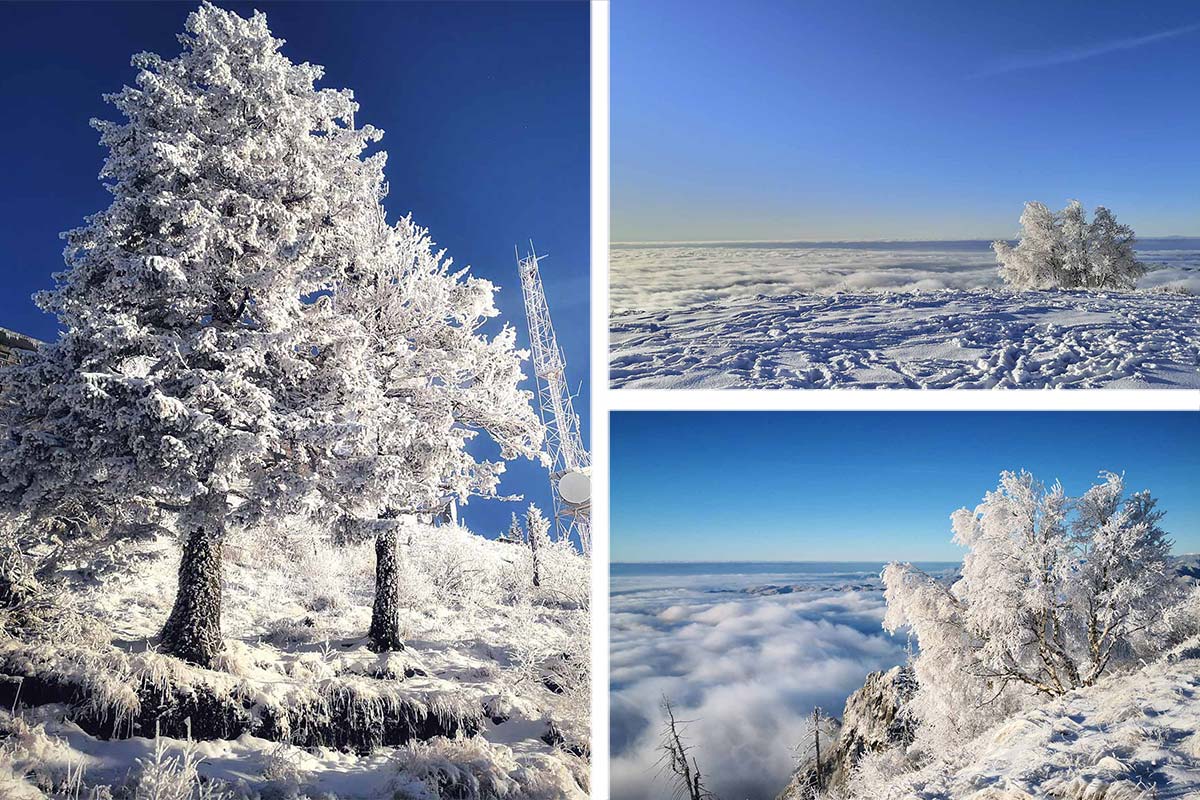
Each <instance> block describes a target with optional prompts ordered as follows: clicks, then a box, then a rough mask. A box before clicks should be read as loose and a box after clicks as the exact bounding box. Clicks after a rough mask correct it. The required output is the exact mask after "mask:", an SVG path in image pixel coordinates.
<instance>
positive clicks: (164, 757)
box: [131, 737, 233, 800]
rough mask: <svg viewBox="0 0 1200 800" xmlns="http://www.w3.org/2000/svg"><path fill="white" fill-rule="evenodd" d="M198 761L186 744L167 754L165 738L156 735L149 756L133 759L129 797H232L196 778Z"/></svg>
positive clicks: (201, 799)
mask: <svg viewBox="0 0 1200 800" xmlns="http://www.w3.org/2000/svg"><path fill="white" fill-rule="evenodd" d="M201 760H202V759H201V758H200V755H199V754H198V753H197V752H196V749H195V747H194V746H192V745H191V744H190V743H189V744H188V745H187V746H186V747H184V749H183V750H182V752H180V753H179V754H178V755H170V754H169V753H168V750H167V745H166V741H165V740H164V739H162V738H161V737H156V738H155V740H154V753H153V755H152V756H151V757H150V758H148V759H141V758H139V759H138V760H137V764H138V771H137V776H136V778H135V779H134V781H133V787H132V788H133V793H132V795H131V800H232V798H233V795H232V794H230V793H228V792H226V791H223V790H221V789H219V788H218V787H216V786H215V785H214V784H213V783H209V782H205V781H203V780H202V779H201V778H200V772H199V769H198V767H199V765H200V762H201Z"/></svg>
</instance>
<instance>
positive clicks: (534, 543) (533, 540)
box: [529, 531, 542, 586]
mask: <svg viewBox="0 0 1200 800" xmlns="http://www.w3.org/2000/svg"><path fill="white" fill-rule="evenodd" d="M529 551H530V553H531V554H532V555H533V585H534V586H541V585H542V559H541V556H540V555H538V535H537V531H530V532H529Z"/></svg>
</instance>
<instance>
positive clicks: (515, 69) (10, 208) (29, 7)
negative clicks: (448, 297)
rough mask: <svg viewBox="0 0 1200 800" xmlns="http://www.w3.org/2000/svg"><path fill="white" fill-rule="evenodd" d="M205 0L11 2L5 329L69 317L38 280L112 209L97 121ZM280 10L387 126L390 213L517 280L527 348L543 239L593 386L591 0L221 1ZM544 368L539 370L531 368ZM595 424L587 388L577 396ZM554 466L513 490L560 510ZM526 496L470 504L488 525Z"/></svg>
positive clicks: (171, 47)
mask: <svg viewBox="0 0 1200 800" xmlns="http://www.w3.org/2000/svg"><path fill="white" fill-rule="evenodd" d="M197 5H198V3H161V4H159V3H94V4H88V3H70V4H58V3H32V4H28V3H22V4H18V3H4V4H3V5H0V30H3V31H4V33H3V34H2V35H0V42H2V43H3V47H0V94H2V95H3V97H4V99H5V107H6V114H5V124H4V125H3V126H0V152H3V153H4V154H5V156H4V159H3V178H2V179H0V181H2V182H0V187H2V189H3V191H0V285H2V287H3V288H2V289H0V326H3V327H7V328H12V329H15V330H19V331H22V332H24V333H28V334H31V335H33V336H37V337H41V338H49V337H52V336H54V332H55V321H54V319H53V318H50V317H47V316H45V315H43V314H42V313H41V312H40V311H39V310H38V309H37V308H36V307H35V306H34V305H33V303H32V301H31V300H30V295H31V294H32V293H33V292H35V291H37V290H39V289H43V288H48V287H49V286H50V285H51V279H50V275H51V273H53V272H55V271H58V270H60V269H62V256H61V254H62V242H61V241H60V240H59V238H58V234H59V232H60V231H63V230H67V229H69V228H73V227H76V226H77V225H79V224H80V223H81V222H82V220H83V217H84V216H85V215H87V214H91V213H94V212H96V211H98V210H100V209H102V208H104V207H105V206H107V204H108V201H109V195H108V194H107V193H106V192H105V191H104V190H103V188H102V187H101V185H100V183H99V181H98V180H97V178H96V176H97V173H98V172H99V170H100V166H101V161H102V158H103V155H104V152H103V150H102V149H101V148H100V147H99V145H98V143H97V135H96V132H95V131H93V130H92V129H91V128H89V127H88V119H89V118H91V117H101V118H108V119H117V118H118V116H117V114H116V111H115V109H113V108H112V107H111V106H109V105H107V104H105V103H104V102H102V100H101V94H102V93H105V92H112V91H116V90H118V89H120V87H121V86H122V85H123V84H126V83H132V81H133V78H134V76H135V72H134V70H133V69H132V68H131V67H130V66H129V58H130V56H131V55H132V54H133V53H136V52H138V51H142V50H150V51H154V52H157V53H159V54H160V55H162V56H164V57H171V56H174V55H176V54H177V53H178V52H179V44H178V42H177V41H176V38H175V36H176V34H178V33H181V32H182V31H183V25H184V20H185V18H186V16H187V13H188V12H189V11H190V10H192V9H194V8H196V7H197ZM220 5H221V6H222V7H223V8H229V9H232V10H235V11H237V12H238V13H240V14H242V15H244V16H245V15H249V14H250V13H251V12H252V11H253V10H254V9H255V8H258V9H260V10H262V11H264V12H266V14H267V20H268V23H269V24H270V26H271V30H272V32H273V33H274V34H275V35H276V36H277V37H280V38H283V39H286V40H287V44H286V45H284V48H283V52H284V54H285V55H287V56H288V57H290V58H291V59H292V60H293V61H297V62H299V61H309V62H312V63H316V64H321V65H323V66H324V67H325V68H326V71H325V80H324V81H323V83H322V84H321V85H322V86H329V87H336V88H343V87H346V88H351V89H353V90H354V92H355V96H356V98H357V100H358V101H359V103H360V104H361V111H360V112H359V115H358V117H357V120H356V121H357V122H358V123H359V124H365V123H371V124H373V125H375V126H377V127H379V128H382V129H383V130H384V139H383V142H382V145H381V146H382V147H383V149H385V150H387V151H388V153H389V158H388V167H387V176H388V180H389V183H390V187H391V196H390V197H389V198H388V200H387V205H388V209H389V213H390V217H391V218H392V219H395V218H396V217H397V216H399V215H401V214H404V213H407V212H409V211H411V212H413V216H414V219H415V220H416V221H417V222H418V223H419V224H421V225H423V226H426V227H428V228H429V229H430V232H431V234H432V236H433V238H434V240H435V241H436V242H437V243H438V244H439V245H441V246H443V247H446V248H448V250H449V254H450V255H451V256H453V257H454V260H455V263H456V264H458V265H467V264H470V265H471V266H472V267H473V271H474V273H475V274H477V275H480V276H483V277H486V278H488V279H490V280H492V281H493V282H495V283H496V284H498V285H499V286H500V287H501V291H500V294H499V306H500V309H501V311H502V313H503V316H504V318H506V319H508V320H510V321H511V322H512V323H513V324H514V325H516V327H517V328H518V332H519V340H520V342H522V346H527V341H528V337H527V335H526V328H525V319H524V313H523V309H522V302H521V289H520V282H519V279H518V277H517V271H516V264H515V263H514V260H513V245H514V244H517V243H524V242H526V241H527V240H528V239H530V238H533V240H534V241H535V243H536V244H537V246H538V249H539V251H543V252H549V253H550V255H551V257H550V259H549V260H548V261H546V262H544V264H543V279H544V281H545V284H546V291H547V294H548V295H549V300H550V307H551V312H552V314H553V316H554V321H555V325H556V327H557V330H558V335H559V340H560V343H561V344H562V345H563V347H564V350H565V351H566V355H567V361H568V365H569V371H570V373H571V378H572V380H573V381H575V382H576V384H578V383H580V382H582V395H581V397H583V398H587V397H588V386H587V376H588V324H587V320H588V252H589V251H588V230H589V210H588V209H589V188H588V174H589V163H590V162H589V120H588V109H589V103H588V91H589V72H588V70H589V53H588V48H589V40H588V7H587V4H586V3H554V2H540V3H521V2H513V3H504V2H484V3H447V4H437V3H274V2H261V1H260V2H254V3H220ZM527 371H528V370H527ZM576 408H577V410H578V411H580V413H581V416H582V417H583V420H584V430H585V437H586V432H587V413H588V408H587V403H586V402H581V403H580V404H579V405H578V406H577V407H576ZM547 487H548V482H547V477H546V473H545V471H544V470H542V469H541V468H540V467H537V466H534V465H532V464H527V463H519V464H513V465H511V466H510V469H509V474H508V475H507V476H506V479H505V481H504V483H503V484H502V486H501V488H502V489H503V490H505V491H507V492H510V493H524V494H526V496H527V497H529V498H530V499H533V500H535V501H537V502H538V503H539V504H540V505H542V506H543V507H544V508H548V507H549V499H550V498H549V490H548V488H547ZM512 508H515V506H511V504H499V503H481V502H479V501H477V502H476V503H473V504H472V505H471V506H470V508H468V509H465V510H464V515H465V517H466V519H467V521H468V523H470V524H471V525H472V527H473V528H475V529H476V530H477V531H478V532H480V533H487V534H495V533H497V532H499V530H500V529H501V528H503V527H504V526H506V525H507V521H508V514H509V511H510V510H512Z"/></svg>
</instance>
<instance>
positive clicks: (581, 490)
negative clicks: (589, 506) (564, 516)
mask: <svg viewBox="0 0 1200 800" xmlns="http://www.w3.org/2000/svg"><path fill="white" fill-rule="evenodd" d="M558 494H559V496H560V497H562V499H563V500H566V501H567V502H568V503H571V504H573V505H581V504H583V503H586V502H587V501H588V500H590V499H591V497H592V480H591V478H589V477H588V476H587V475H584V474H583V473H582V472H568V473H567V474H566V475H563V476H562V477H561V478H559V479H558Z"/></svg>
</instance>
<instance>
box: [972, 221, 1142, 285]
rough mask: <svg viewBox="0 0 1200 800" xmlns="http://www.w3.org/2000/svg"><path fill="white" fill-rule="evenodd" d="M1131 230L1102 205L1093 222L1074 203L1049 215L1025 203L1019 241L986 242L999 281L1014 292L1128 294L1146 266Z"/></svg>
mask: <svg viewBox="0 0 1200 800" xmlns="http://www.w3.org/2000/svg"><path fill="white" fill-rule="evenodd" d="M1134 241H1135V239H1134V235H1133V229H1131V228H1130V227H1129V226H1128V225H1120V224H1118V223H1117V221H1116V218H1115V217H1114V216H1113V214H1112V212H1111V211H1109V210H1108V209H1107V208H1105V207H1104V206H1098V207H1097V208H1096V213H1095V218H1094V219H1093V221H1092V222H1090V223H1089V222H1088V221H1087V214H1086V212H1085V211H1084V209H1083V205H1082V204H1080V202H1079V201H1078V200H1072V201H1071V202H1070V203H1068V204H1067V207H1066V208H1064V209H1063V210H1062V211H1060V212H1058V213H1057V214H1055V213H1054V212H1052V211H1050V209H1048V208H1047V207H1046V206H1045V205H1043V204H1042V203H1026V204H1025V211H1024V212H1023V213H1022V214H1021V234H1020V241H1019V242H1018V243H1017V245H1016V246H1015V247H1014V246H1013V245H1010V244H1009V243H1008V242H1003V241H998V242H993V243H992V249H993V250H994V251H995V252H996V259H997V260H998V261H999V262H1000V277H1001V278H1002V279H1003V280H1004V282H1005V283H1006V284H1008V285H1010V286H1012V287H1013V288H1016V289H1053V288H1087V289H1121V290H1129V289H1133V288H1135V287H1136V285H1137V281H1138V278H1140V277H1142V276H1143V275H1145V274H1146V265H1145V264H1143V263H1142V262H1140V261H1138V260H1137V257H1136V255H1135V254H1134V251H1133V245H1134Z"/></svg>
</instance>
